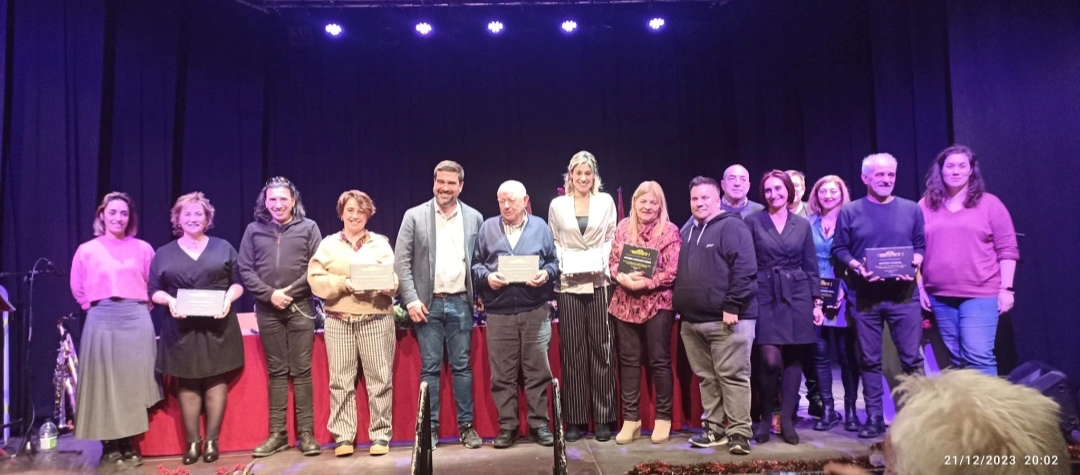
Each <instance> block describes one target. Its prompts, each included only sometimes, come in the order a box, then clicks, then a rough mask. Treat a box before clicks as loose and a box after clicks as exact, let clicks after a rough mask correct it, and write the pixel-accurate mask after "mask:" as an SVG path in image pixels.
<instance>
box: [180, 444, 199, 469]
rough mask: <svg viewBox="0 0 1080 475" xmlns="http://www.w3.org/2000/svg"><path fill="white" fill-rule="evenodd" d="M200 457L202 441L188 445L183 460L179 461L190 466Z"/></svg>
mask: <svg viewBox="0 0 1080 475" xmlns="http://www.w3.org/2000/svg"><path fill="white" fill-rule="evenodd" d="M201 455H202V441H201V440H200V441H198V442H191V443H189V444H188V448H187V452H184V458H182V459H180V461H181V462H183V463H184V465H191V464H193V463H195V462H198V461H199V456H201Z"/></svg>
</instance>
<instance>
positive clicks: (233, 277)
mask: <svg viewBox="0 0 1080 475" xmlns="http://www.w3.org/2000/svg"><path fill="white" fill-rule="evenodd" d="M170 218H171V221H172V228H173V234H176V235H177V236H179V237H178V238H177V239H176V240H175V241H173V242H170V243H168V244H166V245H164V246H162V247H161V248H160V249H158V251H157V254H156V255H154V260H153V262H151V264H150V283H149V288H150V296H151V299H153V301H154V303H156V304H159V305H165V306H168V308H169V313H170V314H171V315H172V318H166V319H164V320H162V321H161V338H160V339H159V340H158V359H157V369H158V371H161V372H162V373H164V374H167V375H170V376H173V377H175V378H177V379H179V393H178V394H177V399H179V400H180V414H181V417H182V418H183V420H184V432H185V434H186V436H187V444H188V445H187V452H185V453H184V456H183V459H182V461H183V462H184V464H185V465H190V464H193V463H195V462H196V461H197V460H199V457H200V456H202V459H203V461H204V462H206V463H213V462H214V461H216V460H217V459H218V454H219V452H218V436H219V435H220V434H221V421H222V419H223V418H224V417H225V402H226V400H227V399H228V395H229V380H230V379H231V377H230V376H232V374H231V372H232V371H233V370H235V369H237V368H240V367H242V366H244V341H243V336H242V335H241V333H240V321H239V320H238V319H237V317H236V312H234V311H233V309H232V304H233V302H235V301H236V299H238V298H240V296H241V295H243V293H244V288H243V287H242V286H241V285H240V273H239V270H238V269H237V267H236V256H237V254H236V248H234V247H233V246H232V244H229V242H228V241H226V240H224V239H219V238H216V237H210V236H207V235H206V231H207V230H209V229H210V228H212V227H213V226H214V207H213V205H211V204H210V200H208V199H206V197H205V196H204V195H203V194H202V193H200V192H197V191H196V192H194V193H188V194H186V195H183V196H181V197H180V198H177V200H176V204H174V205H173V207H172V212H171V217H170ZM181 290H183V291H185V292H186V291H193V290H195V291H210V292H203V294H205V296H206V297H212V298H213V299H214V301H215V302H217V303H216V305H213V304H212V305H211V307H212V308H207V309H205V310H202V311H200V310H194V312H196V313H197V314H196V315H185V313H189V312H192V310H190V309H189V308H185V307H187V303H188V302H178V301H177V297H178V296H179V294H180V291H181ZM214 307H216V308H214ZM204 410H205V412H206V437H201V436H200V434H199V422H200V421H199V420H200V419H201V416H202V413H203V411H204ZM203 441H205V442H206V445H205V448H204V446H203Z"/></svg>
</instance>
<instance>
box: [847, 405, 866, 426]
mask: <svg viewBox="0 0 1080 475" xmlns="http://www.w3.org/2000/svg"><path fill="white" fill-rule="evenodd" d="M861 426H862V422H860V421H859V413H858V412H857V411H856V410H855V403H851V404H847V403H845V404H844V430H846V431H848V432H858V431H859V427H861Z"/></svg>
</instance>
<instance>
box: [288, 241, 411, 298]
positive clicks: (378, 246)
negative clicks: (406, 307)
mask: <svg viewBox="0 0 1080 475" xmlns="http://www.w3.org/2000/svg"><path fill="white" fill-rule="evenodd" d="M366 239H367V240H366V242H364V245H363V246H361V247H360V250H358V251H353V249H352V246H350V245H349V243H348V242H345V240H344V239H343V238H342V237H341V233H340V232H337V233H334V234H331V235H329V236H327V237H325V238H323V240H322V242H321V243H319V249H318V250H317V251H315V255H314V256H312V258H311V262H310V263H308V284H309V285H311V291H312V293H314V294H315V295H316V296H317V297H319V298H321V299H323V300H324V301H325V305H326V306H325V308H326V310H327V311H328V312H337V313H347V314H350V315H391V314H393V313H394V307H393V298H392V297H390V296H388V295H383V294H382V293H379V292H357V293H353V292H350V291H349V289H348V287H345V279H347V278H348V277H349V275H350V274H351V269H352V264H353V263H357V264H393V263H394V250H393V249H391V248H390V241H389V240H388V239H387V238H386V236H382V235H379V234H375V233H373V232H370V231H368V235H367V238H366ZM397 285H398V281H397V275H395V276H394V290H395V291H396V290H397Z"/></svg>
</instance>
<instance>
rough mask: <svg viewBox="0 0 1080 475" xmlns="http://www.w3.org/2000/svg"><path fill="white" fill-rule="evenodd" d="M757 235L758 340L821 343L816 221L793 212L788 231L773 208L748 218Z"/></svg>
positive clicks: (772, 342) (789, 214)
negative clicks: (778, 226) (817, 321)
mask: <svg viewBox="0 0 1080 475" xmlns="http://www.w3.org/2000/svg"><path fill="white" fill-rule="evenodd" d="M746 224H747V225H748V226H750V234H751V235H752V236H753V237H754V254H755V255H756V256H757V265H758V292H757V304H758V306H757V316H758V323H757V329H756V337H755V340H754V342H755V343H756V344H759V345H791V344H806V343H813V342H814V341H816V339H817V336H816V333H815V332H814V313H813V312H814V302H813V299H815V298H819V297H820V296H821V289H820V284H821V281H820V277H819V275H818V265H817V253H816V250H815V248H814V236H813V233H812V232H811V228H810V222H809V221H807V220H806V218H803V217H800V216H797V215H795V214H794V213H788V215H787V221H785V222H784V227H783V231H782V232H777V231H776V226H774V225H773V222H772V218H771V217H770V216H769V212H768V211H758V212H757V213H754V214H752V215H750V216H747V217H746Z"/></svg>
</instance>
